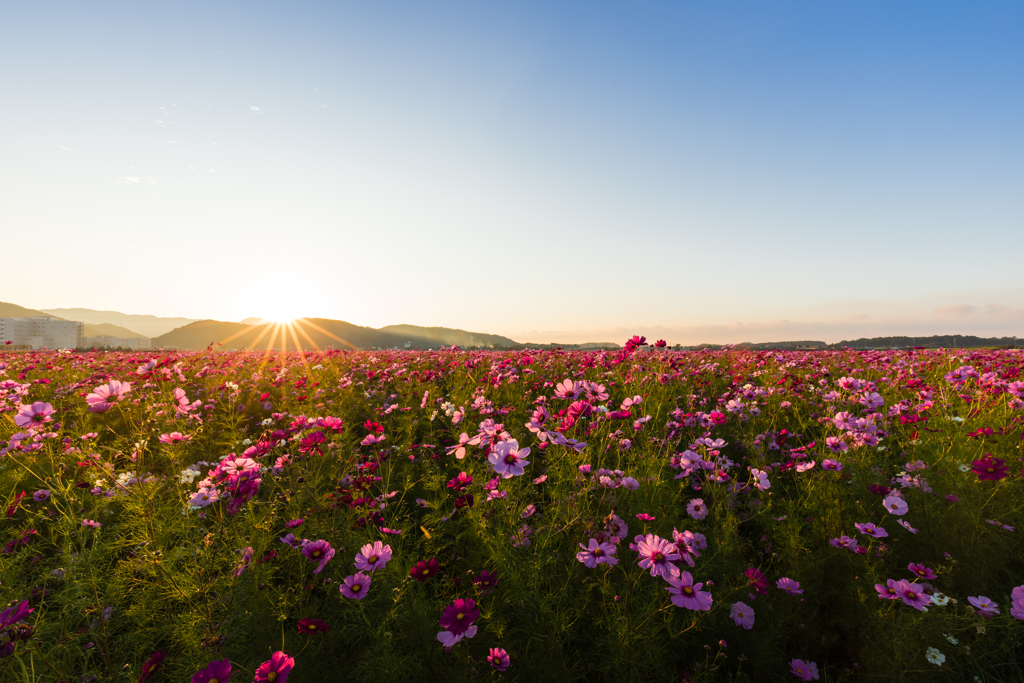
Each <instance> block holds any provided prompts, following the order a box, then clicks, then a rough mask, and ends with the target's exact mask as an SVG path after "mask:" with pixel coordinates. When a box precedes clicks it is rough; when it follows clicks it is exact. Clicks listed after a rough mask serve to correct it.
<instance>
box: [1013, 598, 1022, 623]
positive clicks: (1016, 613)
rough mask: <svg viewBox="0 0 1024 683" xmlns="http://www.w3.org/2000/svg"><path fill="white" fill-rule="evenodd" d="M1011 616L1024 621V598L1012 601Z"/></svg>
mask: <svg viewBox="0 0 1024 683" xmlns="http://www.w3.org/2000/svg"><path fill="white" fill-rule="evenodd" d="M1010 616H1011V617H1013V618H1014V619H1020V620H1021V621H1024V598H1020V599H1019V600H1014V601H1013V602H1012V603H1010Z"/></svg>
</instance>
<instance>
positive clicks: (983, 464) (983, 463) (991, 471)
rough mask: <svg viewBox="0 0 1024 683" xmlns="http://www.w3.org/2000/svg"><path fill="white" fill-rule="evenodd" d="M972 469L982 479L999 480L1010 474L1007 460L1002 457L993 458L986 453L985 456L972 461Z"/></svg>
mask: <svg viewBox="0 0 1024 683" xmlns="http://www.w3.org/2000/svg"><path fill="white" fill-rule="evenodd" d="M971 470H972V471H973V472H974V473H975V474H977V475H978V479H980V480H981V481H999V480H1000V479H1003V478H1004V477H1006V476H1007V474H1009V470H1008V468H1007V467H1006V461H1005V460H1003V459H1001V458H993V457H992V455H991V454H990V453H986V454H985V457H984V458H981V459H980V460H975V461H974V462H972V463H971Z"/></svg>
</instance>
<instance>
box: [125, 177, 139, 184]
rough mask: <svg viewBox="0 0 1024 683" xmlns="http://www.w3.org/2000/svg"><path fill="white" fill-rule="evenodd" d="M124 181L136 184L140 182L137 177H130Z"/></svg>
mask: <svg viewBox="0 0 1024 683" xmlns="http://www.w3.org/2000/svg"><path fill="white" fill-rule="evenodd" d="M124 181H125V182H126V183H138V182H140V181H139V177H138V176H133V177H130V178H125V179H124Z"/></svg>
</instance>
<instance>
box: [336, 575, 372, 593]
mask: <svg viewBox="0 0 1024 683" xmlns="http://www.w3.org/2000/svg"><path fill="white" fill-rule="evenodd" d="M370 583H372V579H370V577H369V576H368V575H367V574H363V573H362V572H359V573H358V574H353V575H352V576H346V577H345V579H344V580H343V581H342V582H341V585H340V586H338V590H339V591H341V594H342V595H344V596H345V597H346V598H351V599H353V600H362V599H363V598H365V597H366V593H367V592H368V591H369V590H370Z"/></svg>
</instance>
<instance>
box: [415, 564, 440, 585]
mask: <svg viewBox="0 0 1024 683" xmlns="http://www.w3.org/2000/svg"><path fill="white" fill-rule="evenodd" d="M437 570H438V564H437V560H436V559H434V558H430V559H429V560H420V561H419V562H417V563H416V564H415V565H413V568H412V569H410V570H409V576H411V577H412V578H414V579H416V580H417V581H419V582H420V583H423V582H424V581H426V580H427V579H429V578H431V577H434V576H437Z"/></svg>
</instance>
